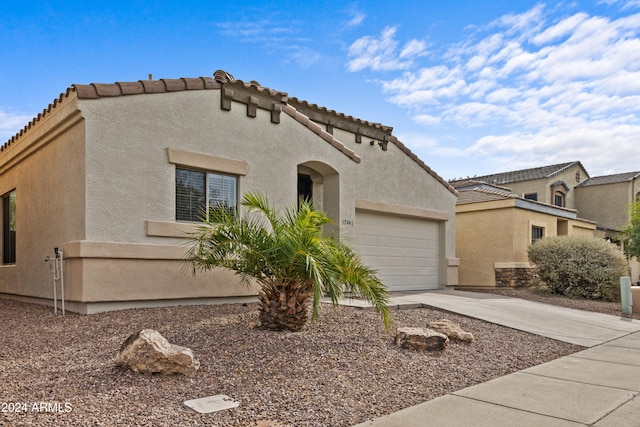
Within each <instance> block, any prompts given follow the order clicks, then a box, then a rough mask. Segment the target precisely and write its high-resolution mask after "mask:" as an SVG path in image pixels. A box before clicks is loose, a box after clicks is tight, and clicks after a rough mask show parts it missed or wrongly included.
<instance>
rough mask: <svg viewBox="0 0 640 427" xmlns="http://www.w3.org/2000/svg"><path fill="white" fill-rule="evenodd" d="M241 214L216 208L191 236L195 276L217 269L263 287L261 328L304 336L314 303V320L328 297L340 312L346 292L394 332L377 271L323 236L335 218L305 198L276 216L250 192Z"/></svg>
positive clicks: (387, 298) (260, 294) (341, 243)
mask: <svg viewBox="0 0 640 427" xmlns="http://www.w3.org/2000/svg"><path fill="white" fill-rule="evenodd" d="M242 205H243V206H244V207H245V208H246V210H247V212H246V214H245V215H243V216H242V217H241V218H240V217H239V215H235V214H232V213H229V212H228V211H225V210H215V211H213V212H212V214H210V215H209V216H208V217H207V218H206V219H205V220H204V221H203V224H202V225H201V226H200V227H199V230H198V232H196V233H195V234H194V235H192V237H191V238H192V241H191V247H190V250H189V252H188V255H187V256H188V259H189V260H190V262H191V265H192V267H193V269H194V272H197V271H207V270H211V269H213V268H216V267H224V268H229V269H231V270H234V271H235V272H236V273H237V274H239V275H240V278H241V283H244V284H249V283H250V282H251V279H255V280H256V281H257V283H258V285H259V286H260V292H259V308H260V321H261V323H262V326H263V327H265V328H268V329H274V330H290V331H299V330H300V329H302V327H303V326H304V325H305V324H306V322H307V320H308V317H309V313H308V311H309V310H308V309H309V303H310V302H311V307H312V319H316V318H317V317H318V314H319V312H320V308H321V299H322V297H323V295H325V294H328V296H329V297H330V299H331V302H332V303H333V305H334V306H336V305H337V304H338V298H339V297H340V296H342V295H343V294H344V292H345V291H347V292H353V293H354V294H356V295H359V296H361V297H363V298H364V299H366V300H367V301H369V302H370V303H371V304H372V306H373V307H374V308H375V309H376V310H377V311H378V313H380V315H381V317H382V321H383V323H384V325H385V327H386V328H389V327H390V326H391V322H392V321H391V315H390V311H389V307H388V303H389V297H388V292H387V290H386V288H385V286H384V285H383V283H382V282H381V281H380V279H378V277H377V276H376V274H375V271H374V270H372V269H371V268H369V267H367V266H365V265H364V264H363V262H362V260H361V258H360V257H359V256H358V254H357V253H356V252H355V251H354V250H353V249H351V248H350V247H349V246H347V245H346V244H345V243H343V242H340V241H339V240H337V239H335V238H333V237H326V236H323V235H322V226H323V225H324V224H328V223H330V222H331V219H330V218H329V217H328V216H327V215H326V214H325V213H324V212H321V211H317V210H314V209H313V207H312V206H311V203H310V202H308V201H305V200H301V202H300V203H299V206H296V207H291V208H288V209H287V210H285V211H284V213H279V212H277V211H276V210H275V209H274V208H273V207H272V206H271V205H270V204H269V202H268V200H267V198H266V197H264V196H262V195H260V194H252V193H248V194H245V195H244V197H243V200H242Z"/></svg>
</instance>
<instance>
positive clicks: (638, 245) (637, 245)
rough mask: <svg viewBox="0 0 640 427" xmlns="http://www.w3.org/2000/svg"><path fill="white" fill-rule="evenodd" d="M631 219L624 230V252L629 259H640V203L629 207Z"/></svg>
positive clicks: (637, 202)
mask: <svg viewBox="0 0 640 427" xmlns="http://www.w3.org/2000/svg"><path fill="white" fill-rule="evenodd" d="M629 210H630V214H631V215H630V219H629V224H628V225H627V228H626V229H625V230H624V238H623V241H624V251H625V253H626V254H627V256H628V257H630V258H631V257H637V258H640V201H636V202H635V203H632V204H631V206H630V207H629Z"/></svg>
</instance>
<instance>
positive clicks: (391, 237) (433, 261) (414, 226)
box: [354, 211, 440, 291]
mask: <svg viewBox="0 0 640 427" xmlns="http://www.w3.org/2000/svg"><path fill="white" fill-rule="evenodd" d="M354 226H355V239H356V240H355V246H356V248H357V249H358V251H359V253H360V254H361V255H362V257H363V260H364V262H365V263H366V264H367V265H369V266H371V267H373V268H375V269H377V270H378V277H380V279H381V280H382V281H383V282H384V283H385V285H387V288H388V289H389V291H417V290H428V289H438V288H439V287H440V274H439V268H438V267H439V265H440V244H439V242H440V231H439V230H440V226H439V223H438V222H436V221H429V220H424V219H414V218H406V217H399V216H391V215H385V214H380V213H373V212H364V211H356V221H355V224H354Z"/></svg>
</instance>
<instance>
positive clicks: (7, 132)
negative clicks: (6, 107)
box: [0, 110, 33, 144]
mask: <svg viewBox="0 0 640 427" xmlns="http://www.w3.org/2000/svg"><path fill="white" fill-rule="evenodd" d="M32 119H33V117H32V116H27V115H25V114H16V113H10V112H6V111H2V110H0V144H2V143H4V142H6V141H7V140H8V139H10V138H11V137H12V136H13V135H15V134H16V133H18V132H19V131H20V129H22V128H23V127H24V126H25V125H27V124H28V123H29V122H30V121H31V120H32Z"/></svg>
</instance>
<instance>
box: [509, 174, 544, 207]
mask: <svg viewBox="0 0 640 427" xmlns="http://www.w3.org/2000/svg"><path fill="white" fill-rule="evenodd" d="M504 186H505V187H508V188H510V189H511V191H512V192H513V193H515V194H517V195H518V196H520V197H524V195H525V194H528V193H537V194H538V201H539V202H542V203H549V189H548V188H547V181H546V180H545V179H537V180H531V181H523V182H511V183H508V184H504Z"/></svg>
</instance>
